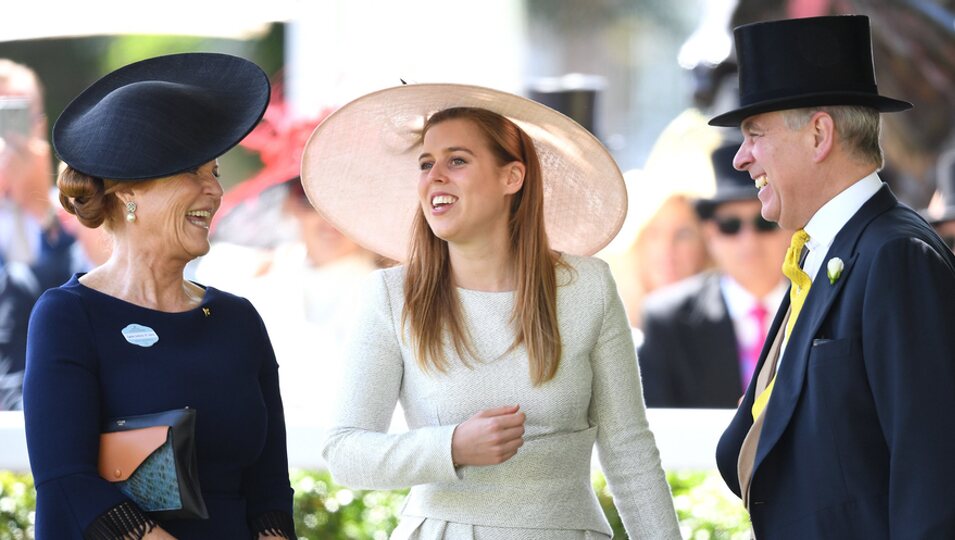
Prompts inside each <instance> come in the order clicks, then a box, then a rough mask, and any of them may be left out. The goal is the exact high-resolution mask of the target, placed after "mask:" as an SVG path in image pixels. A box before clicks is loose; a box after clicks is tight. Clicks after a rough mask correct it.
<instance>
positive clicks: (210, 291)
mask: <svg viewBox="0 0 955 540" xmlns="http://www.w3.org/2000/svg"><path fill="white" fill-rule="evenodd" d="M85 275H86V272H79V273H76V274H73V277H72V278H70V281H69V282H68V283H67V285H73V286H75V287H77V288H79V289H81V290H83V291H86V292H87V293H88V294H91V295H93V296H98V297H100V298H105V299H107V300H112V301H114V302H118V303H120V304H124V305H127V306H129V307H132V308H135V309H139V310H142V311H146V312H150V313H158V314H162V315H188V314H192V313H196V312H199V311H202V310H203V309H205V308H207V306H208V304H209V303H210V302H211V301H212V299H213V297H214V296H215V295H216V294H217V293H218V290H217V289H215V288H214V287H206V286H205V285H202V284H199V283H196V282H195V281H192V280H188V281H189V283H192V284H193V285H195V286H197V287H199V288H200V289H202V290H203V291H204V293H203V295H202V300H200V301H199V304H198V305H197V306H196V307H194V308H191V309H187V310H185V311H162V310H159V309H153V308H150V307H146V306H141V305H139V304H136V303H134V302H130V301H129V300H124V299H122V298H119V297H116V296H113V295H111V294H107V293H105V292H103V291H100V290H97V289H94V288H93V287H90V286H88V285H85V284H83V283H82V282H81V281H80V278H81V277H83V276H85Z"/></svg>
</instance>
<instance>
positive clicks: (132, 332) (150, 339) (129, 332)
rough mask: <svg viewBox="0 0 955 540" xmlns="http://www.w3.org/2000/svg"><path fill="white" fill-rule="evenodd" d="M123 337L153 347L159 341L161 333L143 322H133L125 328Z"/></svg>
mask: <svg viewBox="0 0 955 540" xmlns="http://www.w3.org/2000/svg"><path fill="white" fill-rule="evenodd" d="M123 337H124V338H126V341H128V342H130V343H132V344H133V345H139V346H140V347H152V346H153V345H155V344H156V342H157V341H159V335H158V334H156V331H155V330H153V329H152V328H150V327H148V326H143V325H141V324H131V325H129V326H127V327H126V328H123Z"/></svg>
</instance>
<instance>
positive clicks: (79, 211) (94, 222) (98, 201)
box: [56, 166, 132, 229]
mask: <svg viewBox="0 0 955 540" xmlns="http://www.w3.org/2000/svg"><path fill="white" fill-rule="evenodd" d="M131 183H132V182H116V181H114V180H105V179H103V178H96V177H95V176H90V175H88V174H84V173H81V172H80V171H78V170H76V169H74V168H73V167H70V166H67V167H66V168H64V169H63V171H62V172H60V177H59V178H58V179H57V181H56V187H57V188H58V189H59V190H60V204H61V205H63V208H64V209H65V210H66V211H67V212H69V213H71V214H73V215H74V216H76V217H77V219H79V221H80V223H82V224H83V225H84V226H86V227H89V228H91V229H95V228H96V227H99V226H100V225H102V224H104V223H105V224H106V228H107V229H112V228H113V225H114V224H115V223H114V222H115V221H116V220H117V219H119V216H120V213H121V212H122V208H121V207H122V203H121V202H120V200H119V198H118V197H117V196H116V194H115V192H116V190H117V189H119V187H120V186H121V185H122V184H126V185H127V186H128V185H129V184H131Z"/></svg>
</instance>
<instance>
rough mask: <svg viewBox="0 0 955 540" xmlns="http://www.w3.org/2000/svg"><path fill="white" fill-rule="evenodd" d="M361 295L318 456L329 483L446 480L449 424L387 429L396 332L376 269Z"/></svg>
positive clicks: (390, 484) (397, 377) (396, 379)
mask: <svg viewBox="0 0 955 540" xmlns="http://www.w3.org/2000/svg"><path fill="white" fill-rule="evenodd" d="M368 289H369V296H368V298H367V299H366V302H365V303H364V306H363V309H362V310H361V314H360V316H359V320H358V322H357V323H356V325H355V326H354V328H353V330H352V336H351V338H350V339H349V340H348V344H347V346H346V348H345V355H344V358H342V361H343V362H345V368H344V377H343V381H342V384H340V385H338V386H339V389H340V395H339V398H338V399H337V400H336V403H337V408H336V412H335V416H334V425H333V426H332V427H331V429H330V430H329V432H328V437H327V438H326V441H325V445H324V449H323V451H322V456H323V457H324V459H325V461H326V462H327V463H328V468H329V470H330V471H331V473H332V476H333V477H334V479H335V481H336V482H339V483H341V484H343V485H346V486H349V487H352V488H359V489H397V488H405V487H409V486H412V485H416V484H426V483H431V482H441V481H445V482H446V481H453V480H457V479H458V478H459V477H458V475H457V473H456V472H455V469H454V465H453V463H452V461H451V436H452V435H453V433H454V428H455V427H456V426H453V425H451V426H425V427H420V428H417V429H411V430H409V431H407V432H405V433H398V434H389V433H387V430H388V426H389V424H390V423H391V417H392V415H393V414H394V410H395V405H396V403H397V401H398V395H399V392H400V390H401V379H402V374H403V372H404V368H403V365H402V355H401V350H400V347H399V342H398V340H399V339H400V338H399V335H398V332H397V329H396V328H395V324H394V322H393V318H392V316H391V313H392V310H391V306H390V300H389V297H388V292H387V288H386V286H385V282H384V278H383V273H382V272H380V271H379V272H374V273H372V275H371V276H370V278H369V286H368Z"/></svg>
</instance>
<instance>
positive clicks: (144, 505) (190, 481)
mask: <svg viewBox="0 0 955 540" xmlns="http://www.w3.org/2000/svg"><path fill="white" fill-rule="evenodd" d="M99 474H100V476H102V477H103V478H105V479H106V480H108V481H110V482H112V483H113V484H114V485H115V486H116V487H117V488H119V490H120V491H122V492H123V494H124V495H126V496H127V497H129V498H130V500H132V501H133V502H134V503H136V506H138V507H139V508H140V510H142V511H143V512H146V513H148V514H149V515H150V516H151V517H154V518H156V519H189V518H191V519H206V518H208V517H209V513H208V511H207V510H206V504H205V502H204V501H203V500H202V492H201V491H200V489H199V469H198V465H197V461H196V411H195V409H190V408H188V407H187V408H185V409H176V410H172V411H165V412H160V413H154V414H144V415H139V416H126V417H123V418H114V419H112V420H109V421H107V422H106V425H105V426H104V427H103V432H102V433H101V434H100V448H99Z"/></svg>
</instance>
